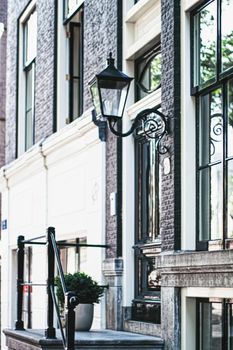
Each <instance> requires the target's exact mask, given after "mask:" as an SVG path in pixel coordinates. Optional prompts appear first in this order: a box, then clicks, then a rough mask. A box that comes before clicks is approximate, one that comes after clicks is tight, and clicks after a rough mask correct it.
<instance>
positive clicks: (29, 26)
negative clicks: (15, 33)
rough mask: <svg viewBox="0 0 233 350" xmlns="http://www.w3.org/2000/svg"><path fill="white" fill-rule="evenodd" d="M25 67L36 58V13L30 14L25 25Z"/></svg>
mask: <svg viewBox="0 0 233 350" xmlns="http://www.w3.org/2000/svg"><path fill="white" fill-rule="evenodd" d="M24 30H25V52H24V57H25V63H24V64H25V65H27V64H28V63H30V62H31V61H32V60H33V59H34V58H35V57H36V47H37V12H36V11H34V12H33V13H31V15H30V17H29V18H28V20H27V22H26V23H25V27H24Z"/></svg>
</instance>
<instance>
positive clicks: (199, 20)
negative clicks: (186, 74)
mask: <svg viewBox="0 0 233 350" xmlns="http://www.w3.org/2000/svg"><path fill="white" fill-rule="evenodd" d="M232 11H233V3H232V1H230V0H221V1H217V0H215V1H208V3H206V4H205V5H204V6H202V7H201V8H200V9H199V10H198V11H196V12H195V13H194V14H193V16H192V19H193V40H194V43H193V44H194V45H193V51H194V52H193V88H194V92H195V91H197V90H201V89H203V88H204V87H206V86H209V85H211V84H213V83H214V82H217V81H218V80H221V78H223V77H224V76H226V74H229V73H230V72H232V69H233V23H232V18H231V13H232Z"/></svg>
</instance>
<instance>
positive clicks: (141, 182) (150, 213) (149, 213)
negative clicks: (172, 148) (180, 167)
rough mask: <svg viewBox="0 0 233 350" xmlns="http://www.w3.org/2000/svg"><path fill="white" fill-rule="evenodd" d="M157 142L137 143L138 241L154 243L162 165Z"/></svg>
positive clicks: (157, 231) (157, 225)
mask: <svg viewBox="0 0 233 350" xmlns="http://www.w3.org/2000/svg"><path fill="white" fill-rule="evenodd" d="M155 146H156V145H155V140H153V139H151V140H148V139H146V138H145V137H143V138H142V139H141V138H139V139H136V141H135V162H136V233H137V234H136V240H137V242H144V243H146V242H147V243H149V242H154V241H155V240H156V239H158V237H159V211H160V188H161V186H160V184H159V183H160V165H159V160H158V153H157V152H156V148H155Z"/></svg>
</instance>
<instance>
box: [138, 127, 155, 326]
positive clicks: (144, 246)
mask: <svg viewBox="0 0 233 350" xmlns="http://www.w3.org/2000/svg"><path fill="white" fill-rule="evenodd" d="M135 172H136V174H135V175H136V177H135V183H136V189H135V195H136V203H135V228H136V235H135V246H134V249H135V299H134V301H133V307H132V317H133V319H135V320H141V321H145V322H153V323H160V275H159V274H158V273H157V271H156V268H155V259H154V255H155V254H156V253H159V252H160V247H159V245H160V233H159V209H160V188H161V186H160V178H161V174H160V165H159V156H158V153H157V152H156V148H155V140H153V139H147V138H146V136H145V135H144V134H142V132H141V130H138V131H137V134H136V136H135Z"/></svg>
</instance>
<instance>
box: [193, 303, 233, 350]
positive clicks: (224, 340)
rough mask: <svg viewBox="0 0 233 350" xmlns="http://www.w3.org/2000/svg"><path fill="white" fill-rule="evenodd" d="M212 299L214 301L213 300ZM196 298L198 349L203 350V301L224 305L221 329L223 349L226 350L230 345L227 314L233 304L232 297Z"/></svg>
mask: <svg viewBox="0 0 233 350" xmlns="http://www.w3.org/2000/svg"><path fill="white" fill-rule="evenodd" d="M211 299H212V301H211ZM214 299H216V298H196V349H197V350H202V349H201V348H200V340H201V338H200V321H201V318H202V315H200V304H201V303H208V304H212V303H218V304H221V305H222V313H221V316H222V319H221V324H222V327H221V330H222V350H224V349H225V348H226V347H227V346H228V342H227V341H228V321H227V314H228V312H227V311H228V310H227V309H228V306H229V305H233V300H232V299H225V298H217V299H216V300H214Z"/></svg>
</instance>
